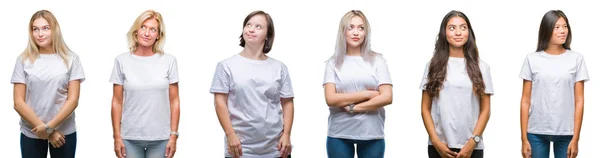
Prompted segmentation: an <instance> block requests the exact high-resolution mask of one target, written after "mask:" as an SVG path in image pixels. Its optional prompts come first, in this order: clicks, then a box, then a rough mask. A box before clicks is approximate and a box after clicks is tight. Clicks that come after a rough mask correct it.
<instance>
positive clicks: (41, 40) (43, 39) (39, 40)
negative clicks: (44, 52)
mask: <svg viewBox="0 0 600 158" xmlns="http://www.w3.org/2000/svg"><path fill="white" fill-rule="evenodd" d="M37 41H38V42H44V41H46V39H45V38H38V39H37Z"/></svg>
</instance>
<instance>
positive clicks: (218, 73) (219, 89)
mask: <svg viewBox="0 0 600 158" xmlns="http://www.w3.org/2000/svg"><path fill="white" fill-rule="evenodd" d="M229 82H230V81H229V73H228V71H227V69H225V65H224V64H223V63H222V62H219V63H218V64H217V68H216V70H215V74H214V76H213V81H212V85H211V86H210V93H229Z"/></svg>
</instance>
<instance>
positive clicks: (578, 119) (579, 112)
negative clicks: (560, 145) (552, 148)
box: [573, 101, 583, 141]
mask: <svg viewBox="0 0 600 158" xmlns="http://www.w3.org/2000/svg"><path fill="white" fill-rule="evenodd" d="M582 122H583V101H581V102H578V103H575V127H574V131H573V132H574V133H573V140H575V141H579V134H580V133H581V124H582Z"/></svg>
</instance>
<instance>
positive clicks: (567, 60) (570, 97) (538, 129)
mask: <svg viewBox="0 0 600 158" xmlns="http://www.w3.org/2000/svg"><path fill="white" fill-rule="evenodd" d="M520 77H521V78H523V79H524V80H529V81H532V88H531V105H530V107H529V126H528V128H527V132H529V133H534V134H546V135H573V128H574V123H575V114H574V113H575V82H579V81H584V82H585V81H587V80H588V79H589V77H588V73H587V67H586V66H585V61H584V59H583V56H581V54H579V53H577V52H573V51H570V50H567V51H566V52H564V53H562V54H560V55H550V54H547V53H545V52H543V51H540V52H534V53H530V54H528V55H527V57H526V58H525V62H524V63H523V68H522V69H521V74H520Z"/></svg>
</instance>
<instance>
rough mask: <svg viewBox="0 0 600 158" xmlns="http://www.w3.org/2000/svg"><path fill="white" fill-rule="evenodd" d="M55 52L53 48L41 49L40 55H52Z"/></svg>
mask: <svg viewBox="0 0 600 158" xmlns="http://www.w3.org/2000/svg"><path fill="white" fill-rule="evenodd" d="M52 53H54V50H52V47H51V46H48V47H40V54H52Z"/></svg>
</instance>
